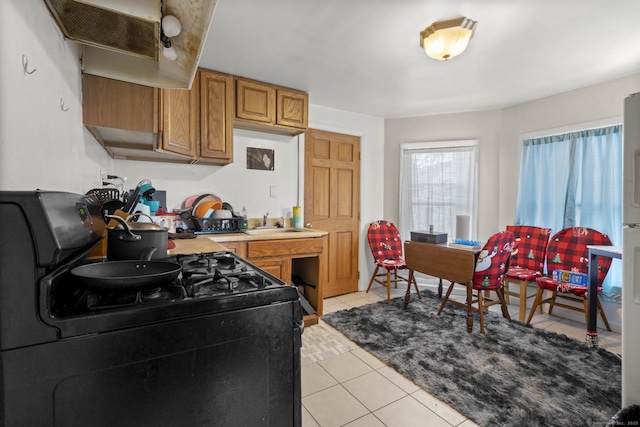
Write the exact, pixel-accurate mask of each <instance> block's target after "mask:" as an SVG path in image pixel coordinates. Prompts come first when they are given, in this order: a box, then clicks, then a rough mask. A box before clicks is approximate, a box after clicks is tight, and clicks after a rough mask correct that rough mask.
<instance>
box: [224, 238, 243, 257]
mask: <svg viewBox="0 0 640 427" xmlns="http://www.w3.org/2000/svg"><path fill="white" fill-rule="evenodd" d="M220 244H221V245H222V246H224V247H225V248H227V249H228V250H230V251H231V252H233V253H234V254H236V255H238V256H239V257H240V258H246V257H247V243H246V242H222V243H220Z"/></svg>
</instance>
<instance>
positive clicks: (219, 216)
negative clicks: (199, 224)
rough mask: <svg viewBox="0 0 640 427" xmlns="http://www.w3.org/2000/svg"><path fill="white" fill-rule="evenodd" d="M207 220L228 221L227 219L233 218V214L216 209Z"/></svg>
mask: <svg viewBox="0 0 640 427" xmlns="http://www.w3.org/2000/svg"><path fill="white" fill-rule="evenodd" d="M209 218H215V219H229V218H233V212H231V211H228V210H226V209H216V210H214V211H213V213H212V214H211V215H210V216H209Z"/></svg>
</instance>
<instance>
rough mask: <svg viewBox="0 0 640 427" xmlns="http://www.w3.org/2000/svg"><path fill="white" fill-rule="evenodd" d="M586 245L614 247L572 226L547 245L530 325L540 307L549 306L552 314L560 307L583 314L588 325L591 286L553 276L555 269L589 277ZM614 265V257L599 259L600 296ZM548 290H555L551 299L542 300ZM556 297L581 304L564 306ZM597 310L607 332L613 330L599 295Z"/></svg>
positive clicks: (600, 236) (593, 233) (604, 238)
mask: <svg viewBox="0 0 640 427" xmlns="http://www.w3.org/2000/svg"><path fill="white" fill-rule="evenodd" d="M587 245H605V246H607V245H611V240H610V239H609V237H608V236H607V235H605V234H602V233H600V232H599V231H596V230H593V229H591V228H586V227H572V228H565V229H564V230H560V231H559V232H557V233H556V234H555V235H553V236H552V237H551V240H550V241H549V245H548V246H547V276H543V277H538V278H537V279H536V282H537V284H538V293H537V294H536V298H535V300H534V301H533V306H532V307H531V311H530V312H529V318H528V319H527V324H529V323H531V319H532V318H533V312H534V310H535V309H536V308H537V307H538V306H539V305H540V304H545V303H548V304H549V314H551V313H552V312H553V307H555V306H558V307H562V308H566V309H568V310H573V311H581V312H583V313H584V317H585V324H588V322H589V320H588V319H589V310H588V304H587V292H588V290H589V286H588V285H584V286H583V285H574V284H569V283H563V282H558V281H556V280H553V277H551V275H552V273H553V271H554V270H564V271H571V272H576V273H584V274H587V275H588V274H589V250H588V249H587ZM610 266H611V258H607V257H598V293H600V292H601V291H602V282H603V281H604V279H605V277H606V276H607V273H608V272H609V267H610ZM545 290H549V291H552V294H551V297H549V298H546V299H544V300H543V299H542V294H543V292H544V291H545ZM556 298H562V299H564V300H567V301H573V302H578V303H581V304H579V305H571V304H564V303H560V302H558V301H556ZM598 311H599V312H600V316H601V317H602V321H603V322H604V325H605V326H606V328H607V330H608V331H610V330H611V327H610V326H609V321H608V320H607V316H606V315H605V314H604V310H603V309H602V304H601V302H600V296H598Z"/></svg>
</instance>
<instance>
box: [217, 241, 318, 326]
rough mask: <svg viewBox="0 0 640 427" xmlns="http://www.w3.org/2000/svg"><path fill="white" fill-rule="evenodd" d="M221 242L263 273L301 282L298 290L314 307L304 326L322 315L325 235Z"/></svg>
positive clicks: (311, 323)
mask: <svg viewBox="0 0 640 427" xmlns="http://www.w3.org/2000/svg"><path fill="white" fill-rule="evenodd" d="M220 244H221V245H223V246H225V247H226V248H228V249H229V250H230V251H232V252H234V253H236V254H237V255H238V256H240V257H242V258H244V259H246V260H247V261H249V262H250V263H252V264H253V265H255V266H256V267H258V268H261V269H262V270H264V271H266V272H267V273H269V274H271V275H273V276H275V277H277V278H279V279H281V280H282V281H284V282H285V283H288V284H292V279H291V278H292V276H293V275H296V276H298V277H300V278H301V279H302V281H303V283H305V286H302V289H301V292H302V294H303V295H304V297H305V298H306V299H307V301H309V303H310V304H311V305H312V306H313V308H314V309H315V310H316V314H313V315H308V316H305V317H304V324H305V325H306V326H309V325H315V324H316V323H318V319H319V318H320V317H321V316H322V309H323V306H322V304H323V298H324V296H323V292H322V290H323V287H324V283H323V280H324V279H323V278H324V277H326V275H325V274H323V272H324V271H325V268H326V267H325V251H326V246H327V237H326V236H323V237H313V238H301V239H279V240H250V241H237V242H220Z"/></svg>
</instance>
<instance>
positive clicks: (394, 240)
mask: <svg viewBox="0 0 640 427" xmlns="http://www.w3.org/2000/svg"><path fill="white" fill-rule="evenodd" d="M367 239H368V240H369V247H370V248H371V255H373V261H374V262H375V263H376V269H375V270H374V272H373V275H372V276H371V280H370V281H369V286H368V287H367V292H369V289H371V285H373V282H376V283H379V284H381V285H382V286H385V287H386V288H387V303H389V302H390V301H391V284H392V283H393V284H394V285H395V287H396V288H397V287H398V282H408V281H409V279H408V277H403V276H401V275H399V274H398V270H406V269H408V267H407V264H406V263H405V261H404V257H403V254H402V239H401V238H400V233H398V229H397V228H396V226H395V225H393V223H391V222H389V221H384V220H380V221H374V222H372V223H371V224H369V231H368V232H367ZM380 269H384V272H382V273H378V270H380ZM391 272H393V275H392V274H391ZM379 277H384V279H380V278H379ZM413 285H414V287H415V289H416V293H417V294H418V298H422V297H421V296H420V291H419V290H418V283H417V282H416V279H415V277H414V278H413Z"/></svg>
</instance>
